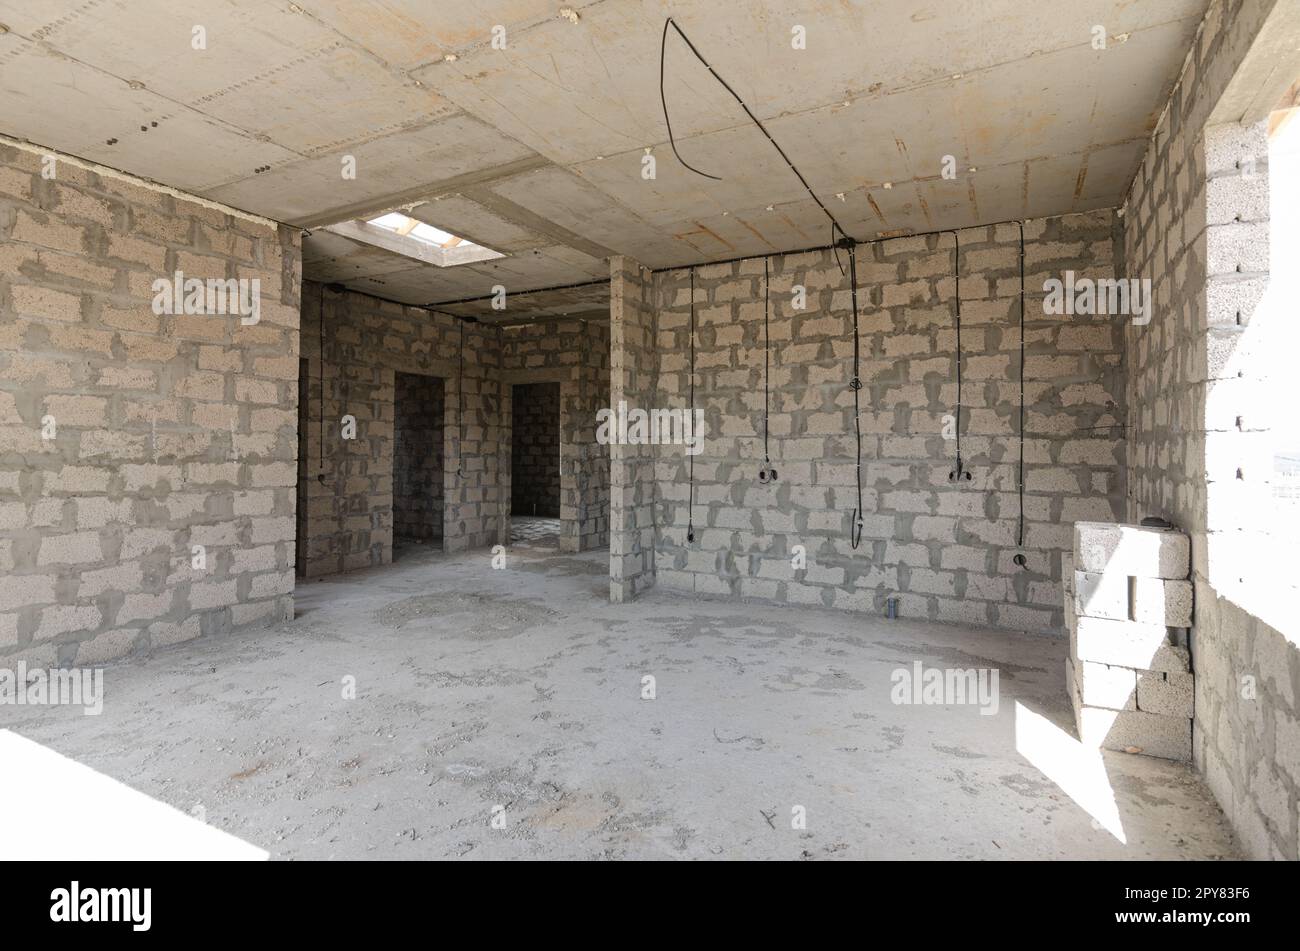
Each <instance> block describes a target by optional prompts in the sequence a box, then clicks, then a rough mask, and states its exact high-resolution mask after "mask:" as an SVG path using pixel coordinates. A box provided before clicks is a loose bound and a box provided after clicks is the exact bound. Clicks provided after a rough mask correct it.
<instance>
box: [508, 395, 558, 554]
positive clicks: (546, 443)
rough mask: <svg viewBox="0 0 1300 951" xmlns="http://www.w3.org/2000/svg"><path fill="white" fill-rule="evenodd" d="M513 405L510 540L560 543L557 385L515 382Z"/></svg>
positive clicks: (556, 544)
mask: <svg viewBox="0 0 1300 951" xmlns="http://www.w3.org/2000/svg"><path fill="white" fill-rule="evenodd" d="M511 405H512V411H511V423H512V429H511V431H512V433H513V435H512V438H511V453H510V521H511V535H512V539H511V540H512V541H515V542H518V541H524V540H526V541H529V542H532V543H534V544H548V543H551V542H552V541H553V543H554V545H555V546H556V547H558V546H559V543H560V522H559V519H560V384H558V383H520V384H517V385H516V386H515V387H514V389H513V391H512V399H511Z"/></svg>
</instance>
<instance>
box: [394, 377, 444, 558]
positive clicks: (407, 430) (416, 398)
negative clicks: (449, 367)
mask: <svg viewBox="0 0 1300 951" xmlns="http://www.w3.org/2000/svg"><path fill="white" fill-rule="evenodd" d="M395 376H396V379H395V381H394V384H395V385H394V394H393V558H394V560H396V559H397V558H400V557H401V556H402V554H404V553H407V552H410V551H412V550H418V548H417V547H416V546H421V547H426V548H428V547H433V548H441V547H442V521H443V472H444V469H445V466H444V460H445V455H444V451H443V448H444V436H445V433H446V402H445V395H444V392H443V380H442V379H441V378H440V377H436V376H423V375H420V374H417V373H398V374H396V375H395Z"/></svg>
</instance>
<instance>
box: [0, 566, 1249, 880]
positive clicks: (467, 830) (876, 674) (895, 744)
mask: <svg viewBox="0 0 1300 951" xmlns="http://www.w3.org/2000/svg"><path fill="white" fill-rule="evenodd" d="M607 565H608V555H607V553H606V552H603V551H601V552H592V553H589V554H584V555H581V556H566V555H561V554H558V553H553V552H546V551H538V550H528V549H512V550H511V552H510V556H509V561H508V565H507V567H506V568H505V569H503V570H493V569H492V568H491V556H490V554H489V553H487V552H473V553H470V554H459V555H446V554H443V553H442V552H440V551H434V550H431V551H426V552H420V553H417V554H413V555H410V556H408V557H407V558H406V559H405V560H404V561H403V562H402V563H401V564H400V565H394V566H390V567H388V568H384V569H375V570H371V571H367V572H362V573H357V574H352V575H346V576H341V577H338V578H336V579H333V580H327V581H321V582H315V583H309V584H300V586H299V589H298V595H297V597H298V609H299V617H298V618H297V619H296V620H294V621H292V622H289V623H285V624H281V625H279V626H278V627H276V628H274V629H271V630H260V631H250V632H242V633H239V634H236V635H231V636H227V637H224V638H214V639H202V640H199V641H194V642H190V643H189V644H182V645H178V646H176V647H173V648H170V649H166V650H161V651H158V652H156V653H155V654H154V655H153V656H152V657H148V658H137V659H134V660H128V661H124V662H122V663H120V664H117V665H115V666H112V667H110V668H108V670H107V671H106V674H105V693H106V701H105V707H104V712H103V713H102V715H100V716H98V717H88V716H83V715H82V714H81V713H80V711H79V710H74V709H72V708H67V707H64V708H26V707H24V708H15V707H7V708H0V721H2V720H4V719H7V720H8V721H9V722H7V723H6V722H0V725H5V726H12V728H13V729H15V730H16V731H17V732H19V733H21V734H23V735H25V736H27V737H29V738H31V739H33V740H35V741H37V742H40V743H42V744H45V745H47V746H49V747H51V748H53V749H55V750H57V751H59V752H61V753H63V754H64V755H66V756H70V757H72V758H74V759H76V760H78V761H80V762H82V763H85V764H86V765H89V766H91V767H92V768H94V769H97V770H99V771H101V772H103V773H106V774H108V775H110V776H112V777H115V778H117V779H119V780H121V781H122V782H124V783H127V784H128V785H130V786H132V787H134V788H136V789H138V790H140V791H142V792H145V793H147V794H149V795H151V796H153V797H155V798H157V799H160V800H162V801H165V802H168V803H171V804H172V805H174V806H176V807H178V808H180V809H182V810H184V811H186V812H192V811H193V810H194V807H195V806H196V805H198V804H201V805H202V806H203V807H204V810H205V812H206V817H207V820H208V821H209V822H211V823H213V824H215V825H217V826H219V827H221V828H223V829H225V830H226V831H228V832H230V833H233V834H234V835H237V836H239V837H241V838H243V839H245V840H247V841H248V842H251V843H253V844H255V845H258V846H261V847H262V848H265V849H268V850H270V852H271V854H272V856H273V857H275V858H285V859H293V858H310V859H315V858H394V859H413V858H444V857H465V858H574V859H586V858H705V859H707V858H728V859H738V858H759V859H800V858H809V859H821V858H878V859H886V858H889V859H903V858H936V859H1013V858H1096V859H1126V858H1134V859H1136V858H1216V857H1228V856H1235V855H1236V852H1235V848H1234V846H1233V844H1232V840H1231V837H1230V833H1229V832H1228V831H1227V827H1226V824H1225V823H1224V821H1223V819H1222V816H1221V814H1220V812H1219V810H1218V808H1217V807H1216V806H1215V805H1214V803H1213V801H1212V800H1211V798H1210V796H1209V794H1208V792H1207V791H1206V789H1205V788H1204V786H1203V785H1202V784H1201V783H1200V782H1199V781H1198V780H1197V779H1196V777H1195V776H1194V775H1193V774H1192V772H1191V771H1190V770H1189V769H1188V768H1187V767H1185V766H1182V765H1179V764H1175V763H1169V762H1164V761H1160V760H1154V759H1150V758H1147V757H1143V756H1129V755H1125V754H1122V753H1116V754H1106V757H1105V771H1106V774H1107V777H1108V782H1109V785H1110V787H1111V788H1112V789H1113V790H1114V794H1115V799H1116V802H1117V804H1118V813H1119V816H1120V818H1121V820H1122V824H1123V837H1124V839H1125V840H1126V843H1121V842H1120V841H1118V840H1117V839H1116V837H1115V836H1113V835H1112V834H1111V833H1109V832H1107V831H1105V829H1103V828H1101V827H1100V826H1099V825H1098V824H1097V823H1096V822H1095V821H1094V819H1093V818H1092V817H1091V816H1090V815H1089V813H1088V812H1086V811H1085V810H1084V809H1082V808H1080V806H1078V805H1077V804H1075V803H1074V802H1073V801H1072V800H1071V799H1070V797H1069V796H1067V795H1066V794H1065V793H1064V792H1063V791H1062V790H1061V789H1060V788H1059V787H1058V786H1057V785H1056V784H1055V783H1054V782H1053V781H1051V780H1050V779H1048V778H1047V777H1046V776H1045V775H1044V774H1043V773H1042V772H1040V770H1039V769H1038V768H1037V767H1036V766H1035V765H1033V764H1031V762H1029V760H1027V759H1026V758H1025V757H1023V756H1022V755H1020V754H1019V753H1018V752H1017V751H1016V744H1015V737H1014V732H1015V730H1014V722H1015V707H1016V704H1017V702H1019V703H1020V704H1023V705H1024V707H1025V708H1027V709H1030V710H1033V711H1034V712H1036V713H1038V714H1042V715H1043V716H1045V717H1047V718H1049V719H1050V720H1051V721H1053V722H1054V723H1055V724H1057V725H1059V726H1060V727H1062V728H1063V729H1064V730H1066V731H1070V730H1071V727H1070V718H1069V712H1068V701H1067V699H1066V693H1065V684H1064V672H1063V658H1064V653H1065V650H1066V647H1065V642H1064V641H1062V640H1054V639H1050V638H1042V637H1034V636H1016V635H1008V634H1005V633H997V632H992V631H984V630H975V629H968V628H962V627H956V626H944V625H935V624H929V623H920V622H914V621H908V620H898V621H892V622H891V621H887V620H885V619H883V618H873V617H864V616H861V615H853V614H847V613H841V612H833V611H822V610H813V609H807V608H790V607H779V606H773V605H770V604H737V603H734V602H724V601H713V600H704V599H697V598H694V597H690V596H687V595H681V594H675V593H672V592H651V593H650V594H649V595H647V596H646V597H645V598H644V599H643V600H641V601H638V602H637V603H635V604H631V605H611V604H609V603H608V589H609V582H608V575H607ZM918 660H919V661H922V662H923V663H924V664H925V665H926V666H927V667H930V666H959V667H992V666H996V667H999V668H1000V669H1001V671H1002V674H1001V681H1000V686H1001V695H1002V696H1001V704H1000V710H999V712H998V714H997V715H996V716H981V715H980V713H979V712H978V709H977V708H976V707H972V706H967V707H960V706H950V707H938V706H908V705H894V704H893V703H892V702H891V701H890V687H891V683H890V676H891V672H892V671H893V670H895V669H897V668H899V667H911V665H912V664H913V662H915V661H918ZM646 674H651V675H653V676H654V677H655V678H656V693H657V699H654V700H642V699H641V678H642V677H643V676H644V675H646ZM346 676H353V677H355V678H356V699H354V700H347V699H343V697H342V686H341V682H342V680H343V678H344V677H346ZM15 713H18V716H17V717H16V718H15V717H14V716H13V714H15ZM795 805H801V806H803V807H804V808H805V810H806V814H807V828H806V830H796V829H792V828H791V815H792V807H793V806H795ZM494 806H504V807H505V812H504V818H505V828H504V829H495V828H493V827H492V810H493V807H494Z"/></svg>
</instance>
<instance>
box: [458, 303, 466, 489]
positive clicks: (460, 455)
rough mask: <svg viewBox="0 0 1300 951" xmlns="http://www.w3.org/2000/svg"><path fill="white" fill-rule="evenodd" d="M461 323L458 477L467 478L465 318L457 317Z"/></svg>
mask: <svg viewBox="0 0 1300 951" xmlns="http://www.w3.org/2000/svg"><path fill="white" fill-rule="evenodd" d="M456 322H457V323H458V324H459V325H460V345H459V350H460V369H459V370H458V371H457V375H456V478H457V479H463V478H465V472H464V470H463V469H462V468H461V460H462V459H463V458H464V456H465V318H464V317H457V318H456Z"/></svg>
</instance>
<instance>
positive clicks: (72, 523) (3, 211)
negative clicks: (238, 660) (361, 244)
mask: <svg viewBox="0 0 1300 951" xmlns="http://www.w3.org/2000/svg"><path fill="white" fill-rule="evenodd" d="M42 158H43V153H38V152H36V151H30V150H27V149H24V148H18V147H13V146H8V145H0V665H3V666H6V667H8V666H12V665H13V664H15V663H17V662H18V661H19V660H24V661H26V662H27V663H28V664H40V665H54V664H71V663H76V664H93V663H100V662H103V661H106V660H110V659H113V658H115V657H120V656H123V655H125V654H128V653H130V652H132V651H135V650H144V649H148V648H150V647H158V646H162V645H166V644H170V643H174V642H177V641H183V640H187V639H190V638H193V637H197V636H199V635H201V634H211V633H219V632H224V631H227V630H230V629H232V628H235V627H240V626H244V625H250V624H258V623H268V622H270V621H273V620H278V619H283V618H289V617H292V615H293V587H294V544H293V541H294V513H295V491H294V485H295V482H296V477H295V467H296V458H297V439H296V435H295V432H296V413H297V406H296V401H297V375H298V300H299V282H300V276H301V258H300V248H299V237H298V232H297V231H296V230H294V229H290V228H284V227H277V226H276V225H275V224H274V223H272V222H268V221H264V220H261V219H253V218H250V217H248V216H245V215H241V214H237V213H232V212H231V211H230V210H229V209H224V208H221V207H218V206H215V205H213V204H211V203H208V202H201V201H199V200H197V199H196V200H189V199H186V198H185V197H183V196H179V195H177V194H175V193H174V192H171V191H168V190H165V189H160V188H157V187H155V186H152V185H149V184H148V183H144V182H138V181H135V180H132V179H130V178H129V177H127V176H123V175H121V174H120V173H113V172H110V171H109V170H106V169H97V168H96V167H94V166H90V165H86V164H85V163H79V162H77V161H75V160H72V159H69V158H66V157H61V156H56V157H55V159H56V161H55V164H54V169H55V177H54V178H53V179H47V178H45V177H44V176H43V175H42V174H41V173H42V168H43V163H42ZM177 271H181V272H183V275H184V277H186V278H200V279H205V278H222V279H225V278H236V279H248V280H252V279H257V280H258V281H259V282H260V291H261V296H260V319H259V320H258V322H257V323H255V324H248V325H245V324H243V323H242V322H241V318H240V316H239V315H237V314H192V315H185V314H176V315H169V314H165V313H158V312H156V311H155V309H154V307H153V301H154V296H155V293H154V290H153V282H154V281H155V280H157V279H159V278H164V279H167V280H169V281H170V280H171V279H173V277H174V275H175V272H177ZM47 417H48V418H49V419H48V421H52V422H53V424H54V425H55V427H56V428H55V430H54V431H53V432H52V433H51V435H52V436H53V438H49V439H46V438H43V435H44V434H43V432H42V428H43V426H44V424H45V422H46V421H47ZM47 432H48V431H47ZM194 546H202V554H203V557H202V559H196V557H195V554H196V552H195V548H194Z"/></svg>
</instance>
